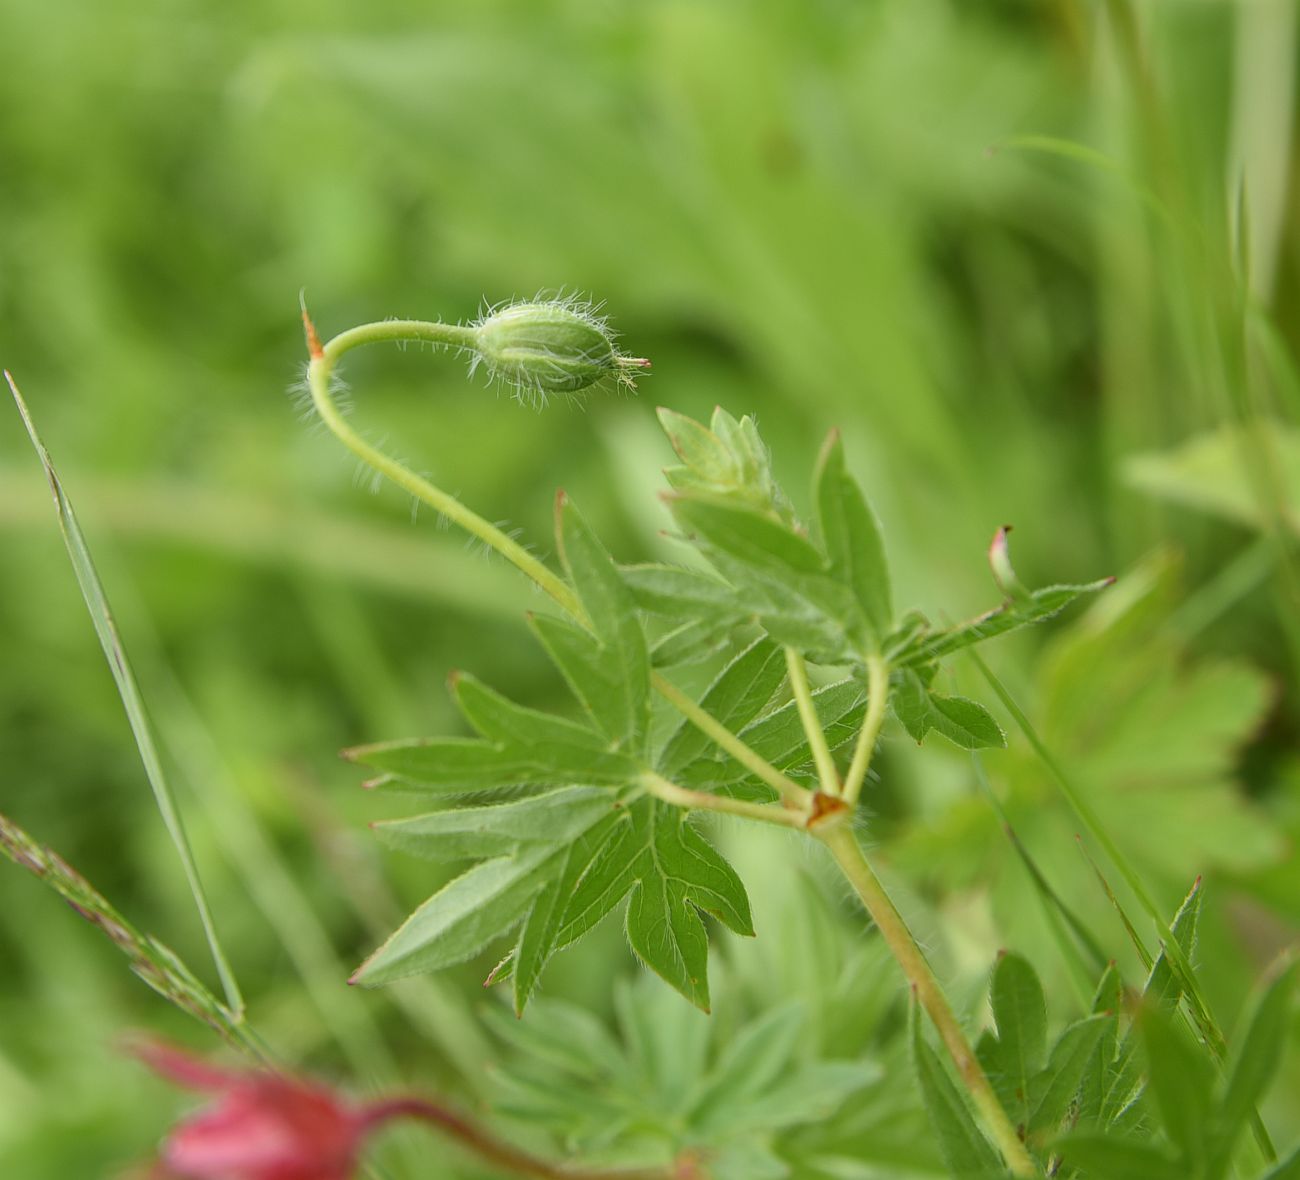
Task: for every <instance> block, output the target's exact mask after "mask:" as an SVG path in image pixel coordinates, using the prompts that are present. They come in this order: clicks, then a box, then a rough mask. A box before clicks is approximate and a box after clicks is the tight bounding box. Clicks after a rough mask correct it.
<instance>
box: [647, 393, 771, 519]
mask: <svg viewBox="0 0 1300 1180" xmlns="http://www.w3.org/2000/svg"><path fill="white" fill-rule="evenodd" d="M659 421H660V423H661V424H662V426H663V428H664V432H665V433H666V434H667V435H668V438H669V441H670V442H671V443H672V445H673V449H674V450H675V451H676V452H677V455H678V457H679V458H680V459H681V460H682V463H683V466H681V467H670V468H668V469H667V470H666V471H665V472H664V475H665V477H666V478H667V480H668V483H669V484H670V486H672V487H673V488H674V489H677V490H678V491H682V492H687V493H700V494H704V495H709V496H716V497H720V498H723V499H727V500H730V501H732V502H733V503H736V504H739V505H746V506H748V507H751V508H754V509H757V510H759V511H762V512H769V513H772V514H773V515H774V516H776V517H778V518H779V519H782V520H785V521H786V522H787V523H792V520H793V518H792V516H791V513H790V508H789V503H788V501H787V500H786V498H785V495H784V493H783V492H782V491H781V489H780V487H778V486H777V483H776V480H775V479H774V478H773V476H772V463H771V458H770V456H769V455H768V452H767V447H766V446H764V445H763V440H762V439H761V438H759V436H758V430H757V428H756V427H755V425H754V421H753V419H752V418H750V417H748V416H746V417H744V418H741V419H740V420H739V421H737V420H736V419H735V418H733V417H732V416H731V415H730V414H728V413H727V412H726V410H724V409H722V407H721V406H719V407H718V408H717V409H715V410H714V412H713V417H712V419H711V420H710V423H709V427H708V428H707V429H706V428H705V427H704V426H702V425H700V423H698V422H695V421H692V420H691V419H690V418H687V417H685V416H683V415H681V414H677V413H675V412H674V411H672V410H665V409H662V408H661V409H660V410H659Z"/></svg>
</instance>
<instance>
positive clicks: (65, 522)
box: [5, 372, 244, 1018]
mask: <svg viewBox="0 0 1300 1180" xmlns="http://www.w3.org/2000/svg"><path fill="white" fill-rule="evenodd" d="M5 380H6V381H7V382H8V384H9V392H10V393H12V394H13V399H14V403H15V405H17V407H18V413H19V415H20V417H21V418H22V420H23V425H24V426H25V427H26V428H27V435H28V437H29V438H30V439H31V442H32V446H33V447H35V449H36V454H37V456H38V458H39V459H40V461H41V466H42V467H43V468H44V469H45V478H46V479H47V480H48V481H49V485H50V492H51V493H52V494H53V496H54V506H55V509H56V511H57V512H58V518H59V529H60V531H61V532H62V533H63V542H64V545H65V547H66V548H67V550H68V557H69V558H70V559H71V561H72V570H73V573H74V574H75V575H76V578H77V585H78V587H79V588H80V590H81V596H82V598H83V599H84V600H85V603H86V610H87V613H88V614H89V615H90V621H91V624H92V625H93V626H94V628H95V634H96V636H97V637H98V638H99V645H100V647H101V648H102V649H103V652H104V660H105V662H106V663H107V664H108V669H109V671H110V672H111V673H112V675H113V683H114V684H115V685H116V686H117V694H118V696H119V697H120V698H121V701H122V708H123V709H124V710H125V712H126V718H127V721H128V723H129V724H130V726H131V735H132V737H134V739H135V745H136V750H137V751H138V752H139V754H140V761H141V763H142V765H143V766H144V773H145V778H147V779H148V780H149V786H150V788H151V789H152V791H153V796H154V802H155V803H156V805H157V807H158V814H159V815H160V816H161V817H162V821H163V826H164V827H165V828H166V829H167V835H168V836H169V837H170V839H171V842H172V846H173V848H175V850H176V856H177V859H178V860H179V861H180V864H181V869H182V870H183V872H184V874H185V882H186V885H187V886H188V887H189V891H190V897H191V898H192V899H193V901H194V908H195V911H196V912H197V914H198V917H199V924H200V925H201V926H202V927H203V934H204V937H205V938H206V940H207V944H208V952H209V953H210V954H211V956H212V962H213V965H214V966H215V967H216V970H217V975H218V976H219V977H220V979H221V987H222V991H223V992H224V993H225V997H226V1003H227V1004H228V1005H229V1007H230V1009H231V1011H232V1012H233V1013H234V1014H235V1016H236V1018H238V1017H239V1016H240V1014H242V1013H243V1010H244V1000H243V996H242V995H241V994H240V990H239V983H238V981H237V980H236V978H235V972H234V969H233V968H232V967H231V965H230V960H229V958H228V956H227V955H226V952H225V949H224V947H223V946H222V944H221V939H220V937H219V936H218V934H217V926H216V921H215V919H214V918H213V916H212V909H211V907H210V906H209V904H208V898H207V894H206V892H205V891H204V888H203V881H202V879H201V877H200V876H199V869H198V864H197V863H196V862H195V860H194V853H193V852H192V850H191V849H190V842H189V836H188V835H187V834H186V831H185V823H184V820H183V819H182V817H181V812H180V808H179V807H178V806H177V803H176V796H175V793H174V792H173V791H172V786H171V782H170V781H169V779H168V778H167V775H166V773H165V772H164V770H163V763H162V759H161V758H160V757H159V755H158V746H157V743H156V742H155V741H154V735H153V726H152V725H151V724H150V722H149V715H148V712H147V711H146V709H145V705H144V698H143V697H142V696H141V694H140V688H139V686H138V685H137V684H136V680H135V673H134V672H132V671H131V662H130V660H129V659H127V654H126V649H125V647H124V646H123V644H122V639H121V636H120V635H118V633H117V624H116V623H115V622H114V620H113V612H112V609H111V608H110V607H109V603H108V596H107V595H106V594H105V592H104V587H103V584H102V583H101V582H100V580H99V573H98V571H97V570H96V569H95V562H94V559H93V558H92V557H91V554H90V546H89V544H88V543H87V542H86V537H85V534H84V533H82V531H81V525H80V524H79V523H78V522H77V514H76V513H75V512H74V511H73V509H72V500H71V499H70V498H69V497H68V494H67V492H65V491H64V488H63V482H62V481H61V480H60V479H59V475H58V472H57V471H55V469H54V460H53V459H51V458H50V453H49V451H48V450H46V449H45V443H44V442H42V441H41V436H40V435H39V434H38V433H37V431H36V423H35V422H34V421H33V420H32V416H31V413H30V412H29V411H28V409H27V403H26V402H25V401H23V397H22V394H21V393H19V392H18V386H17V385H15V384H14V380H13V378H12V377H10V376H9V374H8V372H6V373H5Z"/></svg>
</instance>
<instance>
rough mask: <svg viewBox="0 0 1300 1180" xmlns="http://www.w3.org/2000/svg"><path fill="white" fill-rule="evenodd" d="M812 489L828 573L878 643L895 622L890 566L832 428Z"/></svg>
mask: <svg viewBox="0 0 1300 1180" xmlns="http://www.w3.org/2000/svg"><path fill="white" fill-rule="evenodd" d="M814 489H815V493H816V500H817V520H818V524H819V525H820V527H821V536H822V544H824V545H825V546H826V552H827V554H828V555H829V557H830V561H831V572H832V574H834V576H835V577H837V578H839V580H840V581H842V582H844V583H845V584H846V585H847V586H849V587H850V588H851V589H852V590H853V593H854V596H855V597H856V598H857V601H858V605H859V606H860V607H861V608H862V613H863V616H864V617H865V619H866V621H867V625H868V627H869V630H870V634H871V637H872V640H873V642H874V644H875V645H876V646H879V644H880V642H881V640H882V639H883V637H884V636H885V634H886V633H887V632H888V631H889V628H890V626H891V625H892V623H893V615H894V608H893V602H892V599H891V594H890V587H889V566H888V564H887V563H886V560H885V546H884V541H883V540H882V538H881V535H880V525H879V523H878V522H877V520H876V516H875V513H873V512H872V511H871V506H870V505H869V504H868V503H867V501H866V497H864V496H863V494H862V490H861V489H860V488H859V487H858V485H857V484H856V483H855V482H854V481H853V479H852V478H851V477H850V476H849V474H848V472H847V471H846V470H845V466H844V445H843V443H842V442H841V441H840V435H839V431H832V432H831V434H830V436H829V437H828V438H827V440H826V445H825V446H823V447H822V453H821V457H820V459H819V460H818V463H817V472H816V476H815V483H814Z"/></svg>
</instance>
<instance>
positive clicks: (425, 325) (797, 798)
mask: <svg viewBox="0 0 1300 1180" xmlns="http://www.w3.org/2000/svg"><path fill="white" fill-rule="evenodd" d="M303 327H304V328H305V330H306V334H307V347H308V351H309V353H310V357H311V360H310V363H309V364H308V366H307V385H308V388H309V390H310V392H311V399H312V404H313V405H314V406H315V408H316V412H317V414H319V415H320V419H321V421H322V422H324V423H325V425H326V426H327V427H329V429H330V432H331V433H332V434H333V435H334V437H335V438H337V439H338V440H339V442H341V443H342V444H343V445H344V446H345V447H347V448H348V450H350V451H351V452H352V453H353V454H354V455H356V456H357V458H358V459H360V460H361V461H362V462H363V463H365V464H367V465H368V466H370V467H371V468H373V469H374V470H375V471H377V472H379V473H380V474H381V475H382V476H384V477H385V478H386V479H389V480H391V481H392V482H393V483H395V484H396V485H397V486H398V487H400V488H401V489H402V490H403V491H405V492H407V493H409V494H410V495H412V496H414V497H415V498H416V499H417V500H419V501H420V502H421V503H423V504H427V505H428V506H429V507H430V508H432V509H433V510H434V511H435V512H438V513H440V514H441V515H443V516H445V517H446V518H447V519H448V520H450V521H452V522H453V523H454V524H457V525H459V526H460V527H461V528H463V529H464V530H465V531H466V532H468V533H469V534H470V535H471V536H473V537H476V538H478V540H480V541H482V542H483V543H484V544H485V545H488V546H490V547H491V548H493V549H495V550H496V551H497V552H498V553H499V554H501V556H502V557H504V558H505V559H506V560H507V561H509V562H510V563H511V564H512V565H513V566H514V567H515V568H516V569H518V570H519V571H520V572H521V573H523V574H525V575H526V576H527V577H529V578H530V579H532V581H533V582H535V583H536V584H537V585H538V586H540V587H541V588H542V589H543V590H544V591H546V593H547V594H549V595H550V596H551V598H552V599H554V600H555V602H556V603H557V604H558V605H559V606H560V607H561V608H563V610H564V611H565V612H566V613H567V614H569V615H570V616H572V617H573V618H574V619H575V620H576V621H577V622H579V623H581V624H582V625H584V626H587V625H588V623H589V620H588V619H587V612H586V611H585V610H584V609H583V607H582V603H581V602H579V601H578V596H577V595H576V594H574V592H573V591H572V590H571V589H570V588H569V586H568V585H567V583H565V581H564V580H563V579H562V578H561V577H559V576H558V575H557V574H555V573H554V572H552V571H551V570H549V569H548V568H547V567H546V566H545V565H544V564H543V563H542V562H541V561H539V560H538V559H537V558H536V557H534V556H533V555H532V554H531V553H529V552H528V550H527V549H525V548H524V547H523V546H522V545H520V544H519V543H518V542H517V541H515V540H514V539H513V538H511V537H509V536H507V535H506V534H505V533H504V532H502V531H501V530H500V529H499V528H497V527H496V525H494V524H492V523H491V522H490V521H487V520H484V519H483V517H481V516H479V514H478V513H477V512H474V511H473V510H472V509H470V508H467V507H466V506H465V505H464V504H462V503H461V502H460V501H459V500H457V499H456V497H455V496H452V495H450V494H448V493H447V492H444V491H443V490H442V489H441V488H439V487H436V486H435V485H434V484H432V483H430V482H429V480H427V479H425V478H424V477H423V476H419V475H416V474H415V472H413V471H412V470H411V469H410V468H409V467H407V466H406V465H405V464H403V463H399V462H398V461H397V460H396V459H394V458H392V457H391V456H389V455H386V454H384V452H383V451H381V450H379V448H378V447H374V446H372V445H371V444H370V443H368V442H366V440H365V439H363V438H362V437H361V436H360V435H359V434H358V433H357V432H356V431H355V430H353V429H352V427H351V426H349V425H348V422H347V419H346V418H344V417H343V415H342V413H340V411H339V408H338V404H337V402H336V401H335V400H334V394H333V391H332V390H331V388H330V378H331V376H332V374H333V372H334V366H335V365H336V364H337V362H338V360H339V358H340V357H342V356H343V354H344V353H346V352H348V351H349V350H350V349H353V348H356V347H358V346H359V345H362V344H375V343H381V342H384V341H397V340H423V341H428V342H431V343H434V344H441V345H445V346H447V347H449V348H457V349H466V348H469V347H470V346H471V344H472V335H471V332H470V329H468V328H464V327H460V326H459V325H456V324H443V323H438V322H436V321H426V320H381V321H377V322H375V323H372V324H362V325H361V326H360V327H356V328H349V329H348V330H347V331H346V332H340V333H339V334H338V335H337V336H335V337H334V338H333V339H331V340H330V341H329V342H328V343H326V344H324V345H322V344H321V343H320V340H319V338H318V337H317V335H316V328H315V326H314V325H313V324H312V322H311V320H310V319H309V318H308V316H307V313H306V310H304V311H303ZM650 679H651V683H652V684H653V685H654V688H655V690H656V691H657V692H658V693H659V694H660V695H661V696H662V697H663V698H664V699H665V700H667V701H668V702H669V703H671V704H672V705H673V706H674V707H675V708H676V709H678V710H679V711H680V712H681V713H682V715H683V716H684V717H686V718H687V720H689V721H690V722H691V723H692V724H693V725H695V726H697V727H698V728H699V729H701V730H702V731H703V732H704V733H706V734H708V736H709V737H710V738H712V739H713V741H714V742H716V743H717V744H718V745H719V746H720V747H721V748H722V749H723V750H725V751H726V752H727V753H728V754H730V755H731V756H732V757H733V758H735V759H736V760H737V761H738V762H739V763H740V764H741V765H742V766H744V767H746V768H747V769H748V770H750V771H752V772H753V773H754V774H756V775H758V777H759V778H761V779H762V780H763V781H764V782H765V783H767V784H768V785H769V786H770V787H772V788H773V789H775V790H776V791H777V792H778V793H779V794H780V796H781V798H782V800H783V801H784V803H785V804H786V806H787V807H798V808H800V809H803V808H804V807H806V805H807V796H808V792H807V791H804V790H802V789H801V788H800V787H799V786H798V784H797V783H795V782H793V781H792V780H790V779H789V778H787V777H786V776H785V775H784V774H782V773H781V772H780V771H779V770H777V769H776V767H774V766H773V765H772V764H771V763H769V762H768V761H767V760H766V759H764V758H762V757H760V756H759V755H758V754H757V753H755V752H754V751H753V750H751V749H750V748H749V746H747V745H746V744H745V743H744V742H743V741H741V740H740V738H738V737H737V736H736V735H735V734H734V733H732V732H731V731H730V730H729V729H727V727H726V726H724V725H723V724H722V723H721V722H720V721H717V720H716V719H714V718H713V717H710V716H709V714H708V713H706V712H705V711H704V710H703V709H701V708H700V707H699V706H698V705H697V704H696V703H695V702H694V701H692V700H691V699H690V698H689V697H688V696H686V694H685V693H683V692H681V691H680V690H679V689H678V688H677V687H676V686H675V685H673V684H672V683H671V682H670V681H669V680H667V679H666V678H665V677H664V676H662V675H661V674H660V673H658V672H652V673H651V678H650Z"/></svg>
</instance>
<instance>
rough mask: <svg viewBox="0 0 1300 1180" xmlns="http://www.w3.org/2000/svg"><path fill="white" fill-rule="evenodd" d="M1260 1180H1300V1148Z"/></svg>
mask: <svg viewBox="0 0 1300 1180" xmlns="http://www.w3.org/2000/svg"><path fill="white" fill-rule="evenodd" d="M1259 1180H1300V1147H1297V1148H1296V1149H1295V1150H1294V1151H1293V1152H1292V1153H1291V1154H1290V1155H1289V1156H1287V1157H1286V1159H1284V1160H1282V1161H1281V1162H1279V1163H1278V1165H1277V1166H1276V1167H1274V1168H1270V1169H1269V1170H1268V1171H1267V1172H1265V1173H1264V1175H1263V1176H1261V1177H1260V1178H1259Z"/></svg>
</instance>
